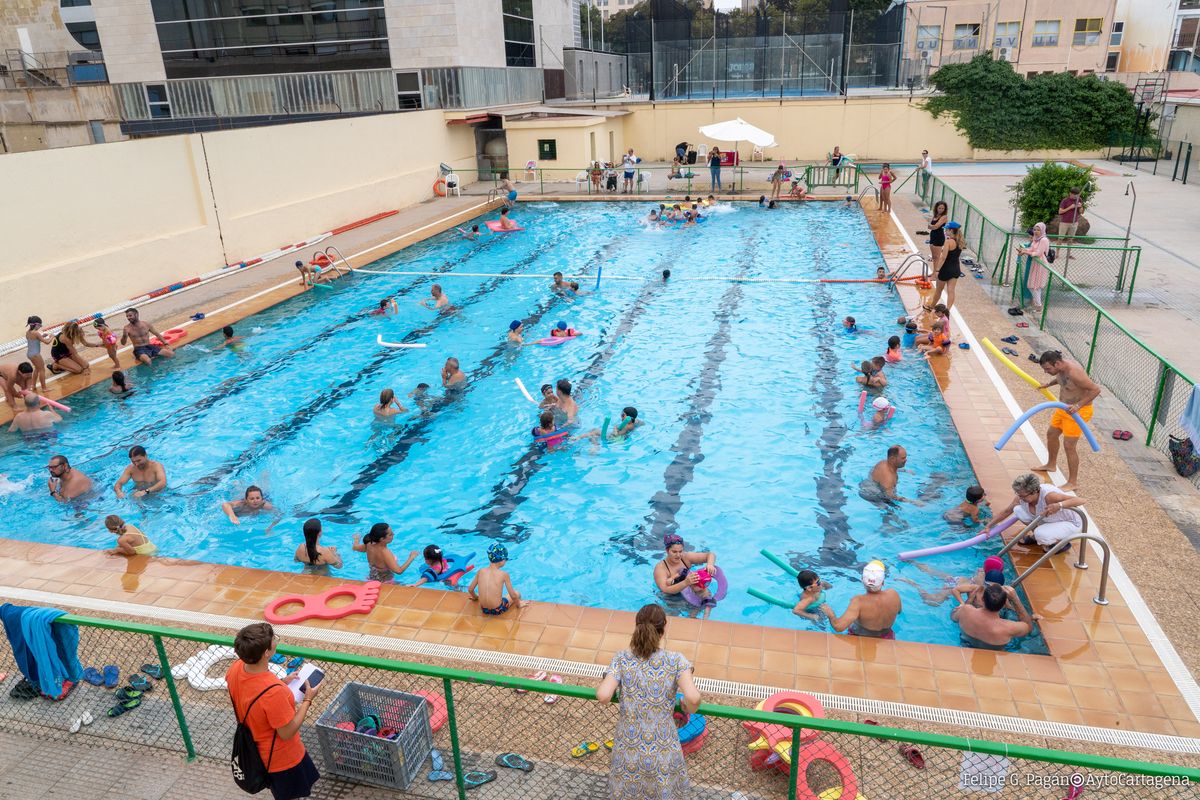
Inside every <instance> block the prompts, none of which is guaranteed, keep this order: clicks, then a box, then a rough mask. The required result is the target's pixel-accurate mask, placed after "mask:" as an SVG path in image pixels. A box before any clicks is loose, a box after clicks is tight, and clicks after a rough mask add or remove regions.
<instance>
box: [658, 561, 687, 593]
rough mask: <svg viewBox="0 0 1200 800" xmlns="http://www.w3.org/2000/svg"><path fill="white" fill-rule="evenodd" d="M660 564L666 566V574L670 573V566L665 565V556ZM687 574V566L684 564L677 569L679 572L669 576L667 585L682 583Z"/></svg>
mask: <svg viewBox="0 0 1200 800" xmlns="http://www.w3.org/2000/svg"><path fill="white" fill-rule="evenodd" d="M662 564H663V566H664V567H667V574H668V575H670V574H671V568H670V567H668V566H667V560H666V559H665V558H664V559H663V562H662ZM687 575H688V567H687V565H686V564H685V565H684V566H683V568H682V569H680V570H679V573H678V574H676V576H675V577H674V578H671V579H670V580H668V581H667V586H674V585H675V584H677V583H683V582H684V581H685V580H687Z"/></svg>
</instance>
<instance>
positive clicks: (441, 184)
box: [433, 178, 446, 197]
mask: <svg viewBox="0 0 1200 800" xmlns="http://www.w3.org/2000/svg"><path fill="white" fill-rule="evenodd" d="M433 193H434V194H436V195H437V196H438V197H445V196H446V179H445V178H438V179H437V180H436V181H434V182H433Z"/></svg>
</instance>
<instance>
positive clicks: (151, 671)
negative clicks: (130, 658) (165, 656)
mask: <svg viewBox="0 0 1200 800" xmlns="http://www.w3.org/2000/svg"><path fill="white" fill-rule="evenodd" d="M139 669H140V670H141V671H142V672H144V673H146V674H147V675H149V676H150V677H151V678H154V680H156V681H161V680H162V678H163V671H162V667H160V666H159V665H158V664H142V666H141V667H139Z"/></svg>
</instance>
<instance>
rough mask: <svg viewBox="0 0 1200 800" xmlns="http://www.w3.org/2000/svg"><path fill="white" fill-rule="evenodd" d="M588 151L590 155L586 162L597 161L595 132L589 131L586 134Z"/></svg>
mask: <svg viewBox="0 0 1200 800" xmlns="http://www.w3.org/2000/svg"><path fill="white" fill-rule="evenodd" d="M588 150H589V152H591V155H590V156H588V160H589V161H596V160H597V159H596V132H595V131H590V132H589V133H588Z"/></svg>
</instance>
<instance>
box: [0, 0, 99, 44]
mask: <svg viewBox="0 0 1200 800" xmlns="http://www.w3.org/2000/svg"><path fill="white" fill-rule="evenodd" d="M18 28H24V29H25V30H26V32H27V33H28V34H29V43H30V44H31V45H33V49H34V52H37V53H48V52H53V51H58V50H83V49H84V48H83V46H82V45H80V44H79V42H77V41H75V37H73V36H72V35H71V34H70V33H68V32H67V29H66V28H64V27H63V23H62V18H61V17H60V16H59V13H58V2H57V0H0V53H3V51H5V50H17V49H19V48H20V47H21V40H20V38H19V36H18V35H17V29H18Z"/></svg>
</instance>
